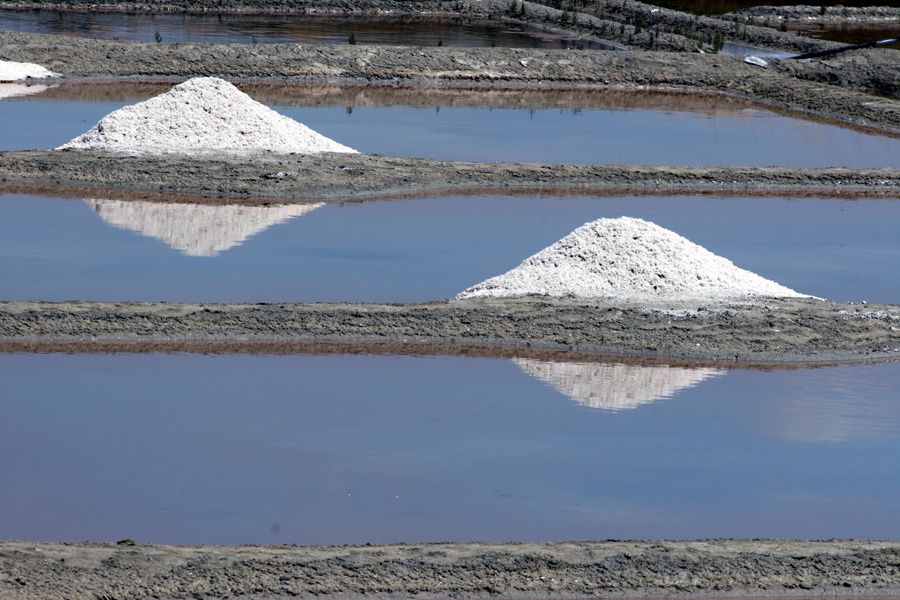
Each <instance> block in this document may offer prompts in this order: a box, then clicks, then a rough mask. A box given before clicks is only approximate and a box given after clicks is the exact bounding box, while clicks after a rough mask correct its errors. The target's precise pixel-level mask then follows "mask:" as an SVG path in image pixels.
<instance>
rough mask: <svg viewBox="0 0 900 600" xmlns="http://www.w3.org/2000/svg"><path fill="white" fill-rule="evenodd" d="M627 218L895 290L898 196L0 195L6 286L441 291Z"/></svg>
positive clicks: (236, 296)
mask: <svg viewBox="0 0 900 600" xmlns="http://www.w3.org/2000/svg"><path fill="white" fill-rule="evenodd" d="M623 215H626V216H632V217H640V218H644V219H647V220H650V221H653V222H654V223H657V224H658V225H661V226H662V227H666V228H668V229H671V230H673V231H675V232H677V233H679V234H681V235H683V236H685V237H687V238H688V239H690V240H692V241H694V242H695V243H698V244H700V245H701V246H704V247H705V248H707V249H709V250H710V251H712V252H714V253H716V254H719V255H721V256H724V257H726V258H728V259H730V260H732V261H733V262H734V263H735V264H736V265H738V266H739V267H742V268H745V269H749V270H750V271H753V272H756V273H759V274H760V275H762V276H764V277H767V278H769V279H773V280H775V281H778V282H779V283H782V284H783V285H786V286H788V287H790V288H793V289H796V290H798V291H801V292H805V293H808V294H813V295H816V296H820V297H825V298H831V299H834V300H845V301H860V300H867V301H869V302H883V303H897V302H900V277H897V276H896V273H897V265H898V264H900V236H898V235H897V223H898V222H900V202H898V201H896V200H858V201H845V200H823V199H805V200H799V199H793V200H792V199H779V198H717V197H707V196H699V197H650V196H647V197H615V198H591V197H563V198H561V197H553V196H547V197H522V198H509V197H490V196H484V197H482V196H470V197H459V196H451V197H442V198H428V199H419V200H405V201H373V202H366V203H348V204H344V205H337V204H329V205H304V206H271V207H234V206H232V207H209V206H200V207H197V206H192V205H179V204H164V203H151V202H135V201H121V200H103V199H91V200H82V199H59V198H44V197H38V196H0V298H4V299H43V300H67V299H82V300H146V301H159V300H167V301H184V302H194V301H219V302H226V301H228V302H262V301H272V302H279V301H308V302H312V301H372V302H379V301H398V302H399V301H424V300H434V299H440V298H448V297H452V296H454V295H455V294H456V293H458V292H459V291H461V290H463V289H465V288H467V287H469V286H471V285H473V284H475V283H478V282H479V281H482V280H484V279H486V278H488V277H491V276H493V275H497V274H499V273H502V272H505V271H507V270H509V269H511V268H512V267H514V266H516V265H517V264H519V262H521V261H522V260H524V259H525V258H526V257H528V256H530V255H532V254H534V253H535V252H537V251H539V250H541V249H542V248H544V247H546V246H548V245H550V244H552V243H553V242H555V241H557V240H558V239H560V238H562V237H563V236H565V235H567V234H568V233H570V232H571V231H572V230H573V229H575V228H576V227H578V226H580V225H582V224H584V223H585V222H587V221H591V220H594V219H597V218H600V217H612V218H614V217H620V216H623Z"/></svg>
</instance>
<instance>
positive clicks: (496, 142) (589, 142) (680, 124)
mask: <svg viewBox="0 0 900 600" xmlns="http://www.w3.org/2000/svg"><path fill="white" fill-rule="evenodd" d="M16 93H22V90H21V86H19V87H18V88H16ZM251 93H252V92H251ZM303 93H304V92H303V91H300V90H298V91H296V94H297V95H302V94H303ZM622 101H623V105H622V106H621V107H617V106H615V104H614V103H613V102H609V103H607V105H606V106H604V107H602V108H583V109H578V108H549V107H543V108H534V109H529V108H527V107H523V108H489V107H479V106H465V107H459V106H452V107H434V108H432V107H428V108H419V107H415V106H408V105H403V104H395V105H390V106H353V105H352V104H343V105H338V106H335V105H334V104H331V105H329V104H327V103H326V104H322V105H319V106H309V105H298V104H308V103H313V102H315V92H314V91H311V92H310V96H309V99H308V100H305V101H304V100H296V101H293V102H290V103H288V102H285V104H280V105H279V104H277V103H276V104H275V105H274V108H276V109H277V110H278V111H279V112H280V113H282V114H285V115H287V116H289V117H291V118H293V119H296V120H298V121H300V122H303V123H305V124H307V125H308V126H310V127H312V128H313V129H315V130H316V131H318V132H320V133H322V134H323V135H326V136H328V137H330V138H332V139H335V140H337V141H339V142H341V143H343V144H346V145H348V146H350V147H352V148H356V149H357V150H360V151H361V152H367V153H374V154H384V155H388V156H413V157H423V158H435V159H447V160H470V161H503V162H518V161H532V162H548V163H580V164H591V163H625V164H651V165H709V166H715V165H718V166H727V165H742V166H784V167H831V166H844V167H872V168H874V167H900V139H896V138H890V137H885V136H878V135H871V134H866V133H862V132H860V131H856V130H853V129H848V128H843V127H838V126H835V125H829V124H824V123H819V122H815V121H808V120H802V119H796V118H791V117H787V116H783V115H779V114H776V113H774V112H770V111H768V110H764V109H761V108H757V107H752V106H746V105H743V106H742V105H740V104H737V105H729V104H727V103H726V104H723V103H722V102H711V103H710V104H711V106H710V108H708V109H703V108H700V107H697V105H696V104H694V105H693V106H694V108H686V109H684V110H674V109H671V108H668V107H664V108H659V109H657V108H652V107H648V106H646V105H645V106H643V107H640V108H633V107H632V106H629V102H628V101H627V100H626V99H622ZM131 102H132V101H126V100H121V99H120V100H106V101H86V100H64V99H52V96H51V99H47V98H41V97H27V96H25V97H22V96H20V97H14V98H7V99H6V100H0V122H2V123H4V124H6V128H5V130H4V131H3V132H2V134H0V150H23V149H37V148H40V149H50V148H54V147H56V146H59V145H62V144H64V143H65V142H67V141H69V140H70V139H72V138H74V137H76V136H78V135H80V134H81V133H83V132H84V131H87V130H88V129H90V128H91V127H93V126H94V125H95V124H96V123H97V122H98V121H99V120H100V119H101V118H103V117H104V116H105V115H106V114H108V113H110V112H112V111H113V110H116V109H118V108H121V107H122V106H124V105H126V104H129V103H131ZM325 102H328V101H327V100H325ZM286 104H289V105H286ZM672 104H673V103H671V102H669V103H668V106H671V105H672Z"/></svg>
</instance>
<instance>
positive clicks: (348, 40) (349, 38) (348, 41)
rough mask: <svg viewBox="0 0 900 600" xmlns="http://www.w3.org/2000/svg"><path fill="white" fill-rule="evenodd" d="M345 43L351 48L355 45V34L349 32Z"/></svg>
mask: <svg viewBox="0 0 900 600" xmlns="http://www.w3.org/2000/svg"><path fill="white" fill-rule="evenodd" d="M347 43H348V44H350V45H351V46H355V45H356V34H355V33H353V32H352V31H351V32H350V37H348V38H347Z"/></svg>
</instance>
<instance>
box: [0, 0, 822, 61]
mask: <svg viewBox="0 0 900 600" xmlns="http://www.w3.org/2000/svg"><path fill="white" fill-rule="evenodd" d="M0 9H5V10H48V11H67V12H85V11H92V12H97V11H100V12H122V13H149V14H159V13H184V14H207V15H208V14H220V15H240V14H248V15H296V16H318V17H335V16H338V17H348V18H374V19H398V20H405V21H422V20H431V21H434V20H442V21H456V22H478V21H494V22H505V23H508V24H510V23H512V24H525V25H528V26H531V27H538V28H543V29H547V30H550V31H564V32H568V33H574V34H576V35H578V36H582V37H584V38H585V39H589V40H591V41H595V42H604V41H605V42H607V43H612V44H619V45H624V46H628V47H632V48H644V49H656V50H673V51H680V52H696V51H697V50H698V49H702V50H704V51H715V38H716V36H718V37H720V38H722V39H729V40H736V41H741V42H743V43H747V44H752V45H762V46H768V47H773V48H781V49H785V50H796V51H798V52H804V51H811V50H817V49H819V50H821V49H824V48H826V47H828V44H829V43H828V42H823V41H821V40H811V39H809V38H804V37H801V36H797V35H794V34H793V33H788V32H781V31H777V30H775V29H770V28H767V27H760V26H758V25H755V24H754V23H753V19H754V17H743V16H737V15H735V16H730V17H728V18H727V19H726V18H716V17H708V16H696V15H692V14H689V13H685V12H681V11H677V10H671V9H666V8H661V7H659V6H655V5H652V4H646V3H643V2H638V1H635V0H630V1H629V2H619V1H617V0H616V1H610V0H592V1H589V2H578V3H577V7H576V8H575V9H574V10H573V4H572V3H571V2H566V1H561V0H545V1H543V2H531V1H529V0H365V1H361V0H349V1H348V0H200V1H188V0H160V1H159V2H136V1H130V0H97V1H94V0H37V1H34V0H32V1H27V0H26V1H16V0H7V1H4V2H0Z"/></svg>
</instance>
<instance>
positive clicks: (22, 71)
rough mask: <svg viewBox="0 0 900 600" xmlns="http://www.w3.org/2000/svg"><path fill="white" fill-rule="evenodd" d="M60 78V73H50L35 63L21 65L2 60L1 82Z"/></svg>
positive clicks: (0, 63) (0, 66) (0, 69)
mask: <svg viewBox="0 0 900 600" xmlns="http://www.w3.org/2000/svg"><path fill="white" fill-rule="evenodd" d="M29 77H30V78H33V79H38V78H43V77H59V74H58V73H54V72H52V71H48V70H47V69H45V68H44V67H42V66H41V65H36V64H34V63H20V62H12V61H8V60H0V81H19V80H20V79H28V78H29Z"/></svg>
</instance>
